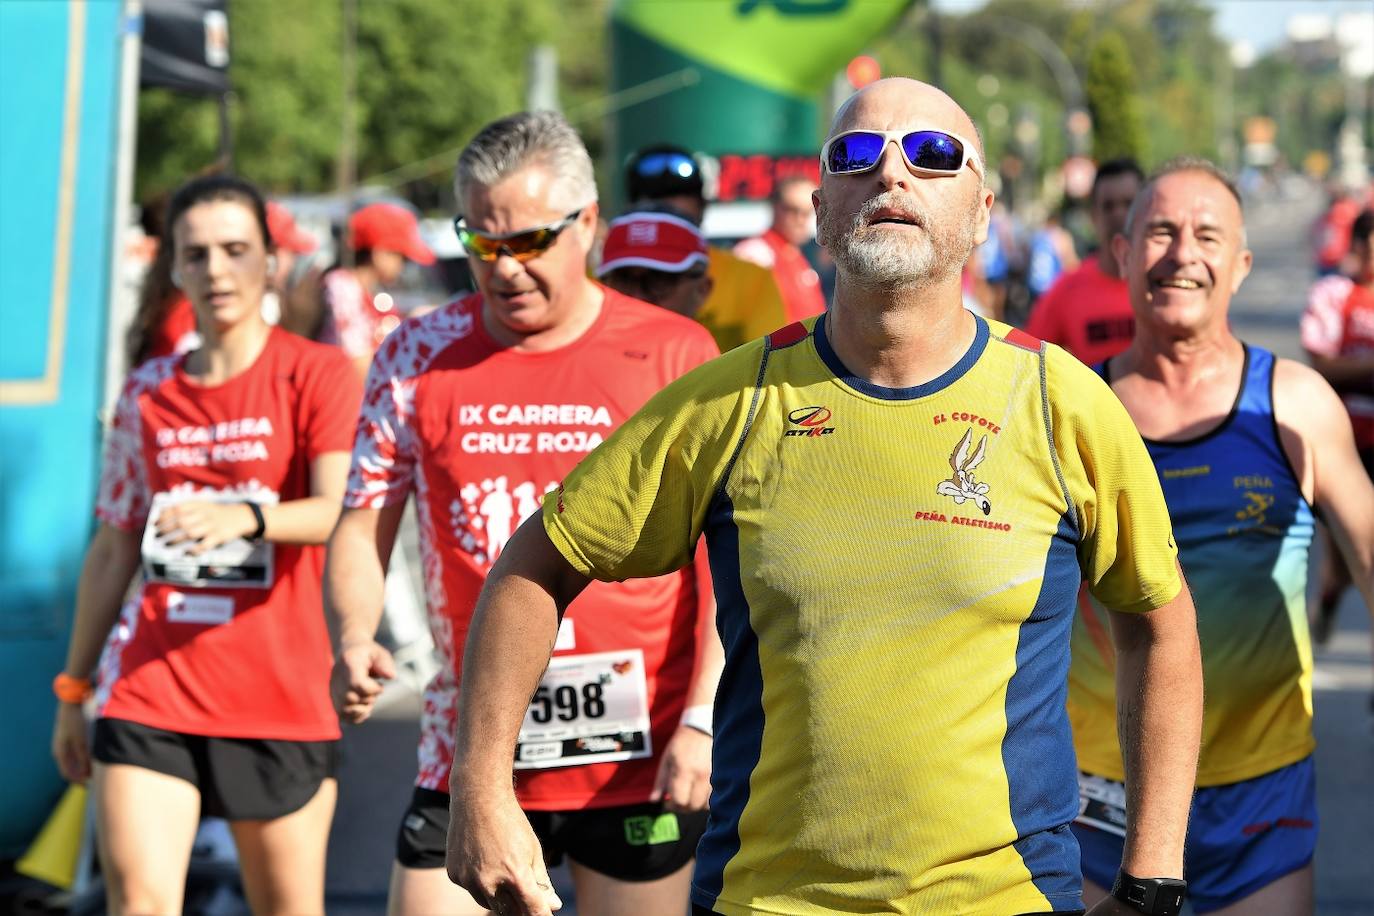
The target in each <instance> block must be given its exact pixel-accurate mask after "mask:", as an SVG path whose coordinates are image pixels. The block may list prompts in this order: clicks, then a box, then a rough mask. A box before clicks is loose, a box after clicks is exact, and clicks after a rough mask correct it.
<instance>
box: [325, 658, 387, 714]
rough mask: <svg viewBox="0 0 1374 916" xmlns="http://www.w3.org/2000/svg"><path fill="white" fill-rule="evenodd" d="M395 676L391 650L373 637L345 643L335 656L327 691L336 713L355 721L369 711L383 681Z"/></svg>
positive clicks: (374, 703)
mask: <svg viewBox="0 0 1374 916" xmlns="http://www.w3.org/2000/svg"><path fill="white" fill-rule="evenodd" d="M395 676H396V663H395V662H394V661H393V660H392V658H391V653H390V652H388V651H387V650H386V649H385V648H383V647H382V646H381V645H379V644H378V643H377V642H376V641H375V640H371V639H369V640H365V641H359V642H353V643H344V644H343V646H341V647H340V649H339V655H338V657H337V658H335V659H334V672H333V674H332V675H331V676H330V684H329V688H330V689H329V692H330V695H331V696H332V697H333V698H334V708H335V709H336V710H337V711H338V713H339V715H341V716H343V718H344V719H345V720H347V721H349V722H352V723H353V724H354V725H357V724H358V723H360V722H364V721H366V719H367V717H368V716H370V715H372V707H373V706H374V705H376V702H377V697H379V696H381V694H382V687H383V682H384V681H388V680H390V679H392V678H394V677H395Z"/></svg>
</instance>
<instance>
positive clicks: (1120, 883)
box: [1112, 869, 1188, 916]
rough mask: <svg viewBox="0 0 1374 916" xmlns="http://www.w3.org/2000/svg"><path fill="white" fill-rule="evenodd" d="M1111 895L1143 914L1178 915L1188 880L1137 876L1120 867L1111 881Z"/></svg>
mask: <svg viewBox="0 0 1374 916" xmlns="http://www.w3.org/2000/svg"><path fill="white" fill-rule="evenodd" d="M1112 896H1113V897H1115V898H1116V899H1117V900H1120V901H1121V902H1122V903H1124V904H1126V905H1128V906H1130V907H1133V908H1135V909H1137V910H1139V911H1140V912H1141V913H1144V914H1145V916H1178V913H1179V911H1180V910H1182V909H1183V898H1184V897H1187V896H1188V882H1187V881H1180V880H1178V879H1177V878H1137V877H1136V876H1135V875H1130V874H1127V873H1126V870H1125V869H1121V870H1120V871H1118V872H1117V873H1116V880H1115V881H1113V882H1112Z"/></svg>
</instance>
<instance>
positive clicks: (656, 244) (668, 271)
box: [596, 211, 712, 318]
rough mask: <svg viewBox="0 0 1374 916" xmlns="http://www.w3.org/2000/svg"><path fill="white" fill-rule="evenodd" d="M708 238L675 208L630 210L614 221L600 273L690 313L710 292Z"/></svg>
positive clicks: (611, 282) (624, 288) (614, 285)
mask: <svg viewBox="0 0 1374 916" xmlns="http://www.w3.org/2000/svg"><path fill="white" fill-rule="evenodd" d="M708 263H709V258H708V254H707V248H706V239H705V238H703V237H702V235H701V233H700V232H699V231H698V230H697V227H696V226H695V225H693V224H692V223H690V222H688V221H687V220H685V219H682V218H681V217H677V216H673V215H672V214H670V213H657V212H647V211H645V212H635V213H627V214H626V215H624V216H622V217H619V218H618V219H615V220H613V221H612V222H611V226H610V232H609V233H608V234H607V236H606V241H605V242H604V243H603V245H602V248H601V265H600V266H599V267H598V268H597V271H596V275H597V277H598V278H599V279H600V280H601V282H602V283H605V284H606V285H607V286H609V287H610V288H611V289H613V290H615V291H616V292H619V293H624V294H625V295H627V296H633V297H635V298H636V299H643V300H644V301H645V302H652V303H653V304H654V305H657V306H661V307H663V308H666V309H668V310H669V311H671V312H677V313H678V314H679V315H685V316H687V317H688V318H691V317H693V316H694V315H696V313H697V309H699V308H701V304H702V303H703V302H705V301H706V297H707V296H709V295H711V286H712V283H711V278H710V276H708V274H707V265H708Z"/></svg>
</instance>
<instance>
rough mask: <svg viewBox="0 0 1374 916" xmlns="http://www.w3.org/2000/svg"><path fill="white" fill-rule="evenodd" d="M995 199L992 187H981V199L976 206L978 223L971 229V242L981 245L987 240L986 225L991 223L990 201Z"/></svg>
mask: <svg viewBox="0 0 1374 916" xmlns="http://www.w3.org/2000/svg"><path fill="white" fill-rule="evenodd" d="M994 200H996V195H994V194H993V193H992V188H988V187H984V188H983V199H982V200H981V201H980V202H979V206H978V210H977V213H978V225H977V227H976V228H975V229H974V231H973V244H974V245H981V244H983V243H984V242H986V241H987V240H988V226H989V225H990V224H991V223H992V202H993V201H994Z"/></svg>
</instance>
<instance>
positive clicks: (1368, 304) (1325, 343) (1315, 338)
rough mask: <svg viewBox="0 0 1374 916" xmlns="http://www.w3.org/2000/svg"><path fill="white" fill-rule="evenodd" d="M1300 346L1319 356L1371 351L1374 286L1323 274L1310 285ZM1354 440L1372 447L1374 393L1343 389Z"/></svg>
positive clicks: (1368, 352)
mask: <svg viewBox="0 0 1374 916" xmlns="http://www.w3.org/2000/svg"><path fill="white" fill-rule="evenodd" d="M1301 327H1302V345H1303V349H1305V350H1307V352H1309V353H1315V354H1316V355H1318V356H1328V357H1335V356H1369V355H1371V354H1374V290H1371V289H1370V288H1369V287H1367V286H1361V285H1360V284H1358V283H1356V282H1355V281H1354V280H1351V279H1350V278H1349V277H1324V278H1323V279H1321V280H1318V281H1317V282H1316V283H1315V284H1313V286H1312V291H1311V292H1310V293H1309V294H1308V296H1307V310H1306V311H1305V312H1303V316H1302V325H1301ZM1341 400H1343V401H1344V402H1345V408H1346V410H1348V411H1349V412H1350V422H1351V423H1352V424H1353V425H1354V427H1355V444H1356V445H1358V446H1359V447H1360V448H1361V449H1369V448H1374V397H1371V396H1370V395H1368V394H1357V393H1353V392H1351V393H1344V394H1342V396H1341Z"/></svg>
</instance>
